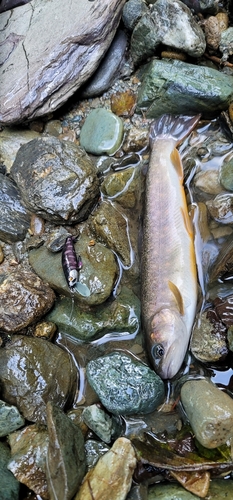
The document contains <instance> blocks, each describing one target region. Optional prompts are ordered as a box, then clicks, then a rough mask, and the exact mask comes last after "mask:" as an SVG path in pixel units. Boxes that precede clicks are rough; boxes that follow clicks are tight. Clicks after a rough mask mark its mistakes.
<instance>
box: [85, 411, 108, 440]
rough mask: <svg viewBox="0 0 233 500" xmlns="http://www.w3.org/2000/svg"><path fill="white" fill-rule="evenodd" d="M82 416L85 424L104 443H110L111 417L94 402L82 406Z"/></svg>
mask: <svg viewBox="0 0 233 500" xmlns="http://www.w3.org/2000/svg"><path fill="white" fill-rule="evenodd" d="M82 418H83V420H84V422H85V423H86V424H87V426H88V427H89V428H90V429H91V430H92V431H93V432H94V433H95V434H96V435H97V436H98V437H99V438H100V439H101V441H104V443H110V442H111V438H112V419H111V417H110V416H109V415H108V414H107V413H106V412H105V411H104V410H102V409H101V408H99V407H98V406H97V405H96V404H94V405H91V406H87V407H86V408H84V410H83V413H82Z"/></svg>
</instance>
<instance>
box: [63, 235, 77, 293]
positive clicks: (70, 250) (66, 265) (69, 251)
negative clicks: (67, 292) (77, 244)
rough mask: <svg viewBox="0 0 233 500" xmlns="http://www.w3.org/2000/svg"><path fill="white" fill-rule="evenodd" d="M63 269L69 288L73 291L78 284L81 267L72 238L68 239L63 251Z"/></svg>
mask: <svg viewBox="0 0 233 500" xmlns="http://www.w3.org/2000/svg"><path fill="white" fill-rule="evenodd" d="M62 267H63V271H64V275H65V278H66V281H67V283H68V286H69V288H71V289H73V287H74V286H75V285H76V284H77V282H78V278H79V270H80V269H81V267H80V264H79V263H78V260H77V256H76V252H75V248H74V243H73V239H72V236H68V238H66V241H65V245H64V247H63V250H62Z"/></svg>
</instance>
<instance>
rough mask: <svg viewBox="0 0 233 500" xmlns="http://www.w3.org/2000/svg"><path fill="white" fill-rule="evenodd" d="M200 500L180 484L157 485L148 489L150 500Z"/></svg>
mask: <svg viewBox="0 0 233 500" xmlns="http://www.w3.org/2000/svg"><path fill="white" fill-rule="evenodd" d="M157 499H159V500H199V499H200V497H197V495H193V494H192V493H190V492H189V491H186V490H185V489H184V488H183V487H182V486H179V485H178V484H166V485H165V484H156V485H153V486H150V487H149V489H148V500H157Z"/></svg>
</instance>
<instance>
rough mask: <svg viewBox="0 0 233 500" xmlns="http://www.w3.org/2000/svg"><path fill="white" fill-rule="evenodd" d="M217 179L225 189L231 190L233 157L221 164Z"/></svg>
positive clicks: (232, 187) (232, 186)
mask: <svg viewBox="0 0 233 500" xmlns="http://www.w3.org/2000/svg"><path fill="white" fill-rule="evenodd" d="M219 180H220V182H221V184H222V186H223V187H224V188H225V189H227V190H228V191H233V158H231V159H230V160H228V161H225V162H224V163H223V164H222V166H221V168H220V173H219Z"/></svg>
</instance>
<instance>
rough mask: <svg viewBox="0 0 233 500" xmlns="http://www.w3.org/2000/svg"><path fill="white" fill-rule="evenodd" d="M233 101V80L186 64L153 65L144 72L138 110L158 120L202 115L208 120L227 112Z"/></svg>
mask: <svg viewBox="0 0 233 500" xmlns="http://www.w3.org/2000/svg"><path fill="white" fill-rule="evenodd" d="M232 99H233V77H232V76H229V75H225V74H223V73H220V72H219V71H217V70H214V69H212V68H208V67H204V66H195V65H194V64H188V63H185V62H182V61H178V60H173V61H159V60H153V61H151V62H150V63H149V64H148V65H147V66H146V67H145V69H144V72H143V77H142V85H141V88H140V90H139V94H138V110H139V109H143V110H145V109H146V110H147V112H146V116H147V117H149V118H156V117H158V116H160V115H162V114H164V113H172V114H192V113H194V114H195V113H202V116H203V117H205V118H210V117H213V116H216V115H217V114H218V113H219V112H220V111H222V110H224V109H227V108H228V106H229V103H230V102H231V100H232Z"/></svg>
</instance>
